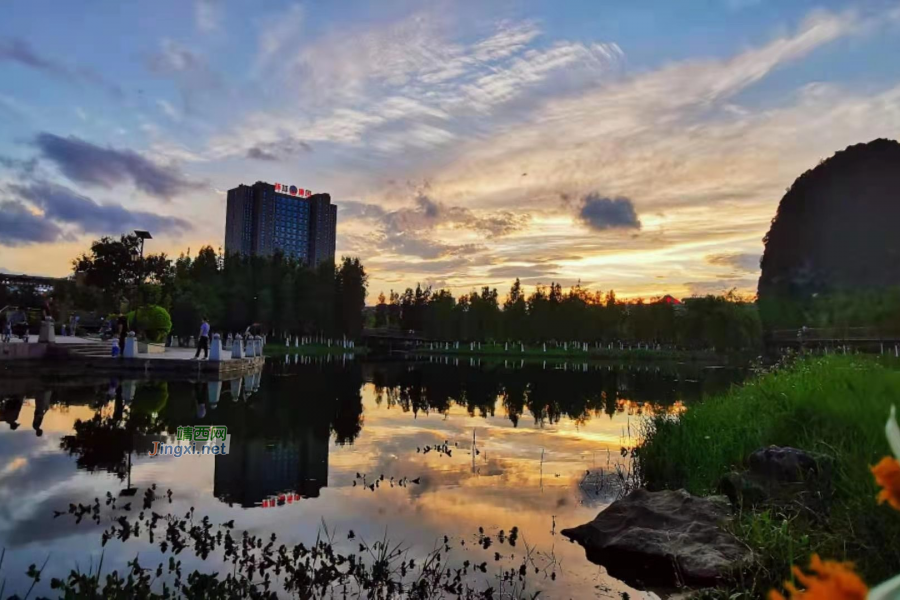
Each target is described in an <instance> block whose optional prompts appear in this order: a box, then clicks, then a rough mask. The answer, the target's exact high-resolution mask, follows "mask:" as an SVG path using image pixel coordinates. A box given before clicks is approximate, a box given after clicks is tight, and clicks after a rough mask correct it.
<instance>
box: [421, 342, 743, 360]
mask: <svg viewBox="0 0 900 600" xmlns="http://www.w3.org/2000/svg"><path fill="white" fill-rule="evenodd" d="M414 353H415V354H418V355H421V356H429V355H433V356H465V357H470V356H475V357H485V356H488V357H500V358H506V359H511V360H513V359H521V358H524V359H526V360H528V359H531V360H541V359H546V360H550V359H580V360H639V361H654V360H661V361H696V362H703V361H707V362H721V361H722V360H723V359H724V358H726V357H724V356H723V355H721V354H717V353H715V352H710V351H704V350H669V349H660V350H651V349H648V348H640V349H638V348H633V349H628V348H625V349H622V350H620V349H618V348H612V349H610V348H590V349H589V350H588V351H587V352H585V351H584V350H581V349H580V348H577V347H572V348H568V349H564V348H561V347H550V346H549V345H548V347H547V351H546V352H544V350H543V346H540V345H537V346H527V345H526V346H525V350H524V352H523V351H522V349H521V347H520V346H519V345H518V344H510V345H509V347H508V348H507V347H505V346H504V345H503V344H482V345H481V348H478V347H476V348H475V349H474V350H470V349H469V345H468V344H460V345H459V348H458V349H457V348H453V347H452V346H451V347H450V348H437V349H434V350H429V349H428V347H424V348H417V349H416V350H415V351H414Z"/></svg>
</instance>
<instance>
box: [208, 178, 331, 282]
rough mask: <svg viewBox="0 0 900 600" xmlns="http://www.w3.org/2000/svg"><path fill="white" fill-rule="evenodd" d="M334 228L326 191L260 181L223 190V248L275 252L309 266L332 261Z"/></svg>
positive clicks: (251, 252) (328, 196)
mask: <svg viewBox="0 0 900 600" xmlns="http://www.w3.org/2000/svg"><path fill="white" fill-rule="evenodd" d="M336 227H337V206H335V205H334V204H332V203H331V196H330V195H329V194H313V193H311V192H310V191H309V190H304V189H299V188H297V187H296V186H293V185H291V186H288V185H284V184H281V183H275V184H271V183H266V182H264V181H257V182H256V183H254V184H253V185H244V184H241V185H239V186H238V187H236V188H234V189H231V190H228V208H227V213H226V217H225V252H228V253H233V252H239V253H241V254H260V255H264V256H269V255H271V254H273V253H274V252H276V251H278V250H280V251H281V252H283V253H284V254H285V256H291V257H294V258H299V259H302V260H304V261H306V263H307V264H309V265H312V266H316V265H318V264H319V263H321V262H325V261H329V262H334V242H335V230H336Z"/></svg>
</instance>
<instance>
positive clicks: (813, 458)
mask: <svg viewBox="0 0 900 600" xmlns="http://www.w3.org/2000/svg"><path fill="white" fill-rule="evenodd" d="M747 463H748V469H747V470H746V471H743V472H741V473H737V472H733V473H729V474H728V475H726V476H725V477H723V478H722V481H721V482H720V483H719V490H720V491H721V492H722V493H723V494H725V495H726V496H728V498H729V500H731V502H732V503H733V504H734V505H735V506H740V505H743V506H759V505H763V504H765V505H770V506H787V505H802V506H806V507H808V508H810V509H813V514H816V513H822V512H823V511H827V508H828V504H829V503H830V499H831V493H832V487H831V476H832V472H833V471H834V461H833V459H832V458H831V457H829V456H826V455H824V454H819V453H816V452H807V451H806V450H799V449H797V448H789V447H779V446H769V447H768V448H760V449H759V450H756V451H755V452H753V453H752V454H751V455H750V457H749V458H748V459H747Z"/></svg>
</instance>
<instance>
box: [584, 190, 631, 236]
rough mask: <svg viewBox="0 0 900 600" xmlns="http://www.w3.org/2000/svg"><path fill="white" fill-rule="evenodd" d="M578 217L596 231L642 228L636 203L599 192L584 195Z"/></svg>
mask: <svg viewBox="0 0 900 600" xmlns="http://www.w3.org/2000/svg"><path fill="white" fill-rule="evenodd" d="M578 218H579V219H580V220H581V222H582V223H584V224H585V225H587V226H588V227H589V228H591V229H593V230H594V231H605V230H607V229H640V228H641V221H640V219H638V215H637V212H636V211H635V210H634V204H633V203H632V202H631V200H629V199H628V198H604V197H602V196H600V195H599V194H588V195H587V196H585V197H584V200H583V202H582V205H581V210H580V211H579V213H578Z"/></svg>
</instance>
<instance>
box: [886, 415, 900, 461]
mask: <svg viewBox="0 0 900 600" xmlns="http://www.w3.org/2000/svg"><path fill="white" fill-rule="evenodd" d="M884 434H885V435H886V436H887V441H888V444H890V446H891V452H893V453H894V456H895V457H896V458H897V460H900V425H898V424H897V407H896V406H891V414H890V416H889V417H888V420H887V425H885V426H884Z"/></svg>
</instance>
